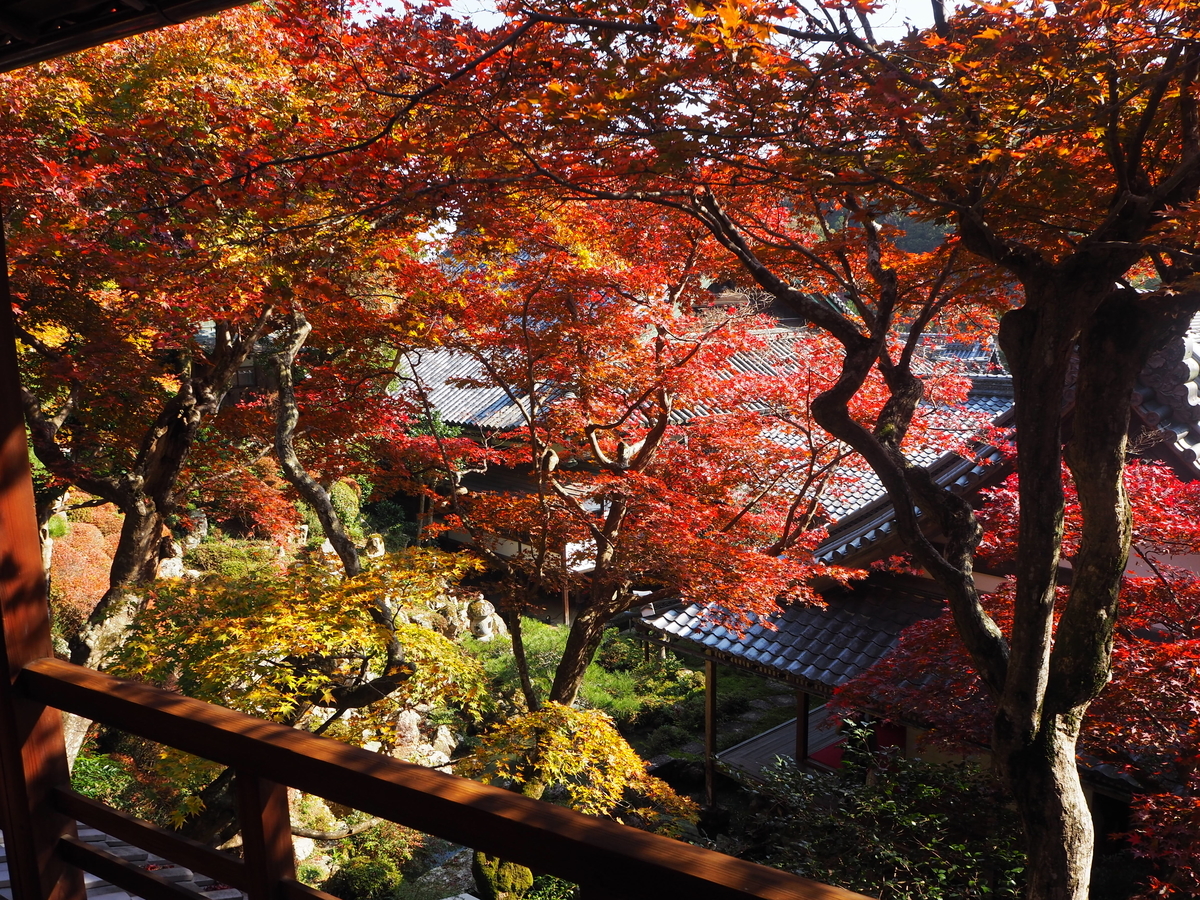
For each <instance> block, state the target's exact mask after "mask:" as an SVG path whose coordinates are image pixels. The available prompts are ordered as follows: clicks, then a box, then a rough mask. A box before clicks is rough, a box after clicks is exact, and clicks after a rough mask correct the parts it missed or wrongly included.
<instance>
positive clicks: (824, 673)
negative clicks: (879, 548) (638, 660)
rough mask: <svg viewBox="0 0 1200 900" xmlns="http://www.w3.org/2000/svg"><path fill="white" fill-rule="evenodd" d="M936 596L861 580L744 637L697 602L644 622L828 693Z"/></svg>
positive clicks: (885, 647)
mask: <svg viewBox="0 0 1200 900" xmlns="http://www.w3.org/2000/svg"><path fill="white" fill-rule="evenodd" d="M941 609H942V605H941V601H937V600H932V599H926V598H921V597H917V596H914V595H913V594H911V593H908V592H901V591H898V590H895V589H887V588H882V587H879V586H878V585H875V584H873V583H869V584H867V585H865V586H864V585H860V586H858V587H857V588H856V589H855V590H853V591H847V592H844V593H842V592H839V593H837V594H836V595H833V596H831V597H829V598H828V604H827V605H826V606H824V607H820V606H812V605H808V604H799V603H798V604H793V605H791V606H789V607H787V608H786V609H784V610H783V611H782V612H780V613H778V614H777V615H775V616H773V617H772V618H771V619H770V620H769V622H770V626H774V627H770V626H768V625H764V624H761V623H759V624H755V625H753V626H752V627H751V628H750V629H749V630H747V631H746V632H745V633H743V634H738V633H737V632H736V631H734V630H732V629H731V628H729V627H727V626H725V625H721V624H718V623H717V622H716V621H714V619H715V616H714V612H715V610H707V611H706V610H705V609H704V608H702V607H701V606H700V605H698V604H692V605H690V606H688V607H687V608H685V609H676V610H668V611H666V612H664V613H661V614H658V615H655V616H653V617H652V618H646V619H643V620H642V623H643V624H644V625H645V626H646V627H648V628H650V629H652V630H653V631H655V632H658V633H659V634H662V635H664V636H667V637H669V638H673V639H675V640H676V641H679V642H690V643H692V644H694V645H695V649H698V650H704V651H709V652H712V653H714V654H716V655H718V656H721V657H724V658H726V659H727V660H729V661H744V662H747V663H751V664H753V665H755V666H759V667H764V668H767V669H769V670H773V671H774V672H776V673H778V675H779V676H781V677H784V678H786V679H788V680H792V681H798V682H801V683H804V684H805V685H807V686H810V687H812V688H816V689H817V690H818V691H820V692H822V693H825V694H828V693H829V692H830V691H831V690H832V689H833V688H834V687H836V686H837V685H839V684H841V683H842V682H844V681H847V680H848V679H850V678H853V677H854V676H855V675H857V674H859V673H860V672H863V671H865V670H867V669H868V668H870V667H871V666H873V665H874V664H875V663H877V662H878V661H879V660H880V659H882V658H883V657H884V656H885V655H886V654H887V653H888V652H889V651H890V650H891V649H892V648H893V647H894V646H895V645H896V641H897V639H898V638H899V636H900V632H901V631H903V630H904V629H905V628H907V627H908V626H909V625H911V624H912V623H913V622H916V621H917V620H919V619H928V618H933V617H935V616H937V615H938V614H939V613H940V612H941Z"/></svg>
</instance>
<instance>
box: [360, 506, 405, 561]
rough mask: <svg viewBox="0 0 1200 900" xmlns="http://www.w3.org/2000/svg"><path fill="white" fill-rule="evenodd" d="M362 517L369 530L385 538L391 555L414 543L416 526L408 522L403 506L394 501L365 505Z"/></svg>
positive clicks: (384, 541) (385, 543) (386, 546)
mask: <svg viewBox="0 0 1200 900" xmlns="http://www.w3.org/2000/svg"><path fill="white" fill-rule="evenodd" d="M362 515H363V520H364V524H365V526H366V528H367V530H368V531H371V532H374V533H378V534H380V535H382V536H383V545H384V547H385V548H387V551H388V552H389V553H395V552H396V551H397V550H403V549H404V548H405V547H407V546H408V545H409V544H410V543H412V540H413V536H414V534H415V533H416V526H415V524H414V523H412V522H409V521H408V518H407V517H406V516H405V514H404V507H403V506H402V505H401V504H399V503H396V502H395V501H393V500H375V501H373V502H371V503H364V504H363V507H362Z"/></svg>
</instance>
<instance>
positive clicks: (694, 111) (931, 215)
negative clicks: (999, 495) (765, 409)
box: [383, 0, 1200, 900]
mask: <svg viewBox="0 0 1200 900" xmlns="http://www.w3.org/2000/svg"><path fill="white" fill-rule="evenodd" d="M939 8H940V7H939ZM501 9H502V10H503V11H505V12H507V13H509V14H510V19H509V20H508V21H507V22H506V23H505V24H503V25H501V26H499V27H498V28H497V29H496V30H494V31H493V32H490V33H483V32H480V31H479V29H477V28H475V29H472V28H470V27H468V26H463V27H462V29H461V31H460V34H461V36H460V39H459V41H458V42H457V44H456V45H455V46H454V47H452V48H450V49H448V51H447V53H446V58H445V63H444V66H445V71H447V72H449V71H457V69H456V67H457V66H460V64H461V60H462V59H463V58H465V57H468V56H470V55H471V54H475V55H478V54H479V52H480V49H481V48H483V47H491V48H493V49H494V50H495V52H494V53H493V55H492V56H491V57H489V58H488V62H487V64H486V65H478V66H475V67H474V68H473V69H472V70H471V73H470V76H469V78H467V79H464V81H469V82H470V86H469V89H468V88H466V87H464V88H463V90H461V91H458V92H456V93H455V94H454V101H455V102H456V103H457V104H458V106H457V107H456V108H457V109H462V108H463V107H465V106H469V107H470V109H471V110H472V114H473V115H474V116H476V117H477V119H478V121H479V127H477V128H475V129H474V130H473V131H471V133H470V134H463V133H461V132H460V133H459V134H456V135H455V136H454V139H455V140H456V141H457V146H458V147H459V149H460V152H461V153H462V154H463V155H464V156H467V155H469V154H470V153H472V151H476V152H477V153H479V156H478V158H480V159H485V160H487V161H488V162H490V164H491V165H492V166H493V167H494V169H499V170H502V171H501V172H499V173H497V174H495V175H494V177H495V178H497V179H498V178H501V177H503V178H507V179H509V180H512V179H516V178H518V177H520V176H524V177H527V178H530V179H533V180H535V181H540V183H541V184H542V185H544V186H545V189H546V191H547V192H548V193H557V194H560V195H563V194H565V195H567V196H573V197H576V198H581V199H583V198H587V199H592V200H594V201H597V202H619V201H626V200H632V201H636V202H640V203H645V204H653V205H657V206H659V207H662V208H667V209H672V210H675V211H676V212H678V213H680V214H683V215H685V216H690V217H691V218H692V220H693V221H695V222H697V223H699V224H701V225H702V226H704V227H705V228H706V229H707V230H708V231H709V232H710V233H711V234H712V235H713V236H714V237H715V238H716V239H717V240H718V241H719V242H720V243H721V244H722V245H723V246H724V247H725V248H726V250H727V251H728V252H729V254H730V257H731V260H732V261H736V263H737V264H738V265H739V266H740V267H741V269H742V271H744V273H745V274H746V276H748V277H749V278H752V279H753V280H754V281H755V282H756V283H757V284H758V285H759V286H760V287H761V288H762V289H763V290H765V291H767V292H769V293H770V294H771V295H772V296H774V297H776V298H777V299H778V300H780V301H781V302H783V303H785V304H787V305H789V306H791V307H792V308H793V309H794V310H795V311H796V312H797V313H799V314H800V315H802V316H804V317H805V318H806V319H807V320H808V321H809V322H810V323H811V324H812V325H813V326H814V327H815V328H817V329H820V330H822V331H825V332H826V333H828V334H829V335H830V336H831V337H832V338H833V339H834V340H835V341H836V342H837V343H838V344H840V345H841V348H842V360H841V372H840V375H839V377H838V380H837V381H836V382H835V384H834V385H833V386H832V387H831V388H830V389H828V390H826V391H825V392H824V393H823V394H822V395H821V396H819V397H817V398H815V399H814V401H813V404H812V411H813V415H814V418H815V419H816V421H817V422H818V423H820V424H821V425H822V426H823V427H824V428H825V429H826V430H827V431H828V432H829V433H831V434H832V435H834V436H835V437H837V438H838V439H840V440H841V441H843V442H844V443H845V444H847V445H848V446H850V447H852V448H853V449H854V450H855V451H857V452H858V453H859V454H861V455H862V456H863V458H864V459H865V460H866V461H867V463H868V464H869V465H870V466H871V468H872V469H873V470H874V471H875V472H876V473H877V474H878V476H879V477H880V479H881V480H882V482H883V484H884V485H885V487H886V489H887V491H888V493H889V495H890V496H891V498H892V500H893V503H894V506H895V509H896V511H897V522H898V527H899V530H900V532H901V534H902V535H903V537H904V539H905V541H906V543H907V545H908V547H909V551H910V553H911V554H912V555H913V557H914V558H915V560H916V561H917V563H918V564H919V565H921V566H922V567H923V568H924V569H925V570H926V571H928V572H929V573H930V574H931V575H932V577H933V578H934V579H935V580H936V581H938V582H939V584H940V585H941V586H942V587H943V588H944V589H945V590H946V592H947V594H948V596H949V597H950V604H951V608H952V610H953V613H954V618H955V621H956V623H957V628H958V631H959V634H960V636H961V637H962V639H963V641H964V642H965V643H966V646H967V647H968V648H969V652H970V653H971V657H972V660H973V662H974V665H975V667H976V669H977V670H978V671H979V672H980V673H981V677H982V678H983V681H984V683H985V684H986V685H987V689H988V691H989V692H990V693H991V694H992V695H994V697H995V698H996V700H997V706H996V715H995V717H994V720H993V723H992V737H991V741H990V743H991V746H992V747H993V749H994V751H995V753H996V758H997V761H998V764H999V766H1000V768H1001V770H1002V771H1003V772H1004V774H1005V777H1006V779H1007V781H1008V783H1009V785H1010V787H1011V788H1012V790H1013V792H1014V796H1015V799H1016V803H1017V806H1018V809H1019V810H1020V813H1021V818H1022V822H1023V825H1024V828H1025V831H1026V835H1027V839H1028V845H1029V848H1030V872H1031V877H1030V879H1029V882H1028V894H1029V896H1030V897H1033V898H1076V900H1077V898H1081V897H1083V896H1085V895H1086V893H1087V883H1088V877H1089V875H1088V868H1089V860H1090V856H1091V848H1092V844H1093V834H1092V827H1091V820H1090V817H1089V814H1088V811H1087V808H1086V804H1085V803H1084V798H1083V794H1082V790H1081V788H1080V785H1079V780H1078V775H1077V773H1076V771H1075V764H1074V748H1075V743H1076V740H1077V736H1078V733H1079V728H1080V726H1081V722H1082V717H1083V714H1084V712H1085V711H1086V709H1087V707H1088V706H1089V704H1090V703H1091V702H1092V701H1093V700H1095V698H1096V697H1097V696H1098V695H1099V694H1100V692H1101V690H1102V689H1103V688H1104V686H1105V685H1106V684H1107V682H1108V676H1109V674H1110V670H1111V647H1112V640H1113V629H1114V627H1115V622H1116V612H1117V594H1118V586H1119V583H1120V579H1121V574H1122V572H1123V571H1124V566H1125V560H1126V557H1127V554H1128V548H1129V536H1130V530H1129V526H1128V519H1129V515H1128V506H1127V501H1126V498H1125V496H1124V490H1123V487H1122V480H1121V473H1122V469H1123V467H1124V456H1125V445H1126V434H1127V430H1128V416H1129V412H1128V406H1129V404H1128V398H1129V396H1130V391H1131V388H1132V386H1133V382H1134V379H1135V378H1136V376H1137V374H1138V372H1139V371H1140V369H1141V368H1142V365H1143V363H1144V361H1145V359H1146V357H1147V356H1148V354H1149V353H1151V352H1152V351H1153V350H1155V349H1157V348H1158V347H1160V346H1163V345H1164V344H1165V343H1166V342H1167V340H1168V339H1169V338H1170V337H1171V336H1173V335H1178V334H1180V333H1181V332H1182V331H1183V329H1185V328H1186V326H1187V324H1188V322H1189V320H1190V319H1191V317H1192V315H1193V314H1194V313H1195V312H1196V311H1197V309H1200V293H1198V292H1197V291H1196V290H1195V287H1194V259H1195V256H1194V250H1195V247H1194V234H1195V228H1194V200H1195V199H1196V193H1197V189H1198V187H1200V153H1198V152H1197V148H1198V147H1200V130H1198V129H1197V126H1196V122H1197V112H1196V110H1197V106H1196V97H1195V90H1196V87H1195V79H1196V69H1197V57H1196V54H1195V49H1194V48H1195V40H1196V36H1197V35H1196V23H1197V16H1196V7H1195V5H1194V3H1192V2H1190V0H1162V2H1154V3H1150V4H1146V3H1138V4H1133V3H1127V2H1116V3H1112V2H1104V3H1099V2H1092V0H1072V2H1065V3H1057V4H1048V3H1043V2H1032V3H1029V4H1021V5H1010V4H998V5H979V6H973V7H969V8H965V9H960V10H958V11H956V12H955V13H954V14H953V15H949V16H946V15H943V16H942V17H941V18H940V20H939V22H938V24H937V26H936V27H935V29H932V30H928V31H924V32H918V31H914V32H912V33H910V34H909V35H908V36H906V37H905V38H903V39H902V40H900V41H897V42H881V41H878V40H876V38H875V36H874V34H873V32H872V31H871V28H870V19H869V15H868V14H867V12H868V11H867V9H866V8H865V7H858V6H852V5H849V4H847V5H845V6H844V7H842V6H839V5H837V4H831V5H826V4H820V5H818V4H813V5H811V6H797V7H793V6H789V7H786V8H784V7H781V6H778V5H776V4H773V3H770V2H757V0H745V2H738V0H723V2H719V3H705V2H699V3H695V4H689V5H688V6H687V8H686V9H681V8H679V7H678V6H677V5H675V4H670V3H647V4H639V5H638V6H636V7H629V6H618V5H616V4H607V3H604V2H593V3H573V4H569V5H568V4H561V5H560V4H542V5H540V6H539V7H537V8H535V9H534V10H527V9H526V8H525V7H523V6H518V5H517V4H513V5H512V6H506V5H501ZM860 13H861V15H860ZM383 43H384V45H385V46H390V45H389V44H388V43H387V40H386V39H385V40H384V41H383ZM431 64H432V63H431ZM548 73H550V74H549V75H548ZM547 79H549V80H548V81H547ZM446 105H447V107H449V106H450V103H449V100H448V99H447V102H446ZM479 151H482V152H479ZM890 213H904V214H908V215H912V216H916V217H918V218H923V219H927V220H930V219H932V220H937V221H940V222H943V223H945V228H946V232H947V240H946V242H945V244H944V247H945V251H944V255H942V257H941V260H942V263H943V266H944V269H943V271H946V272H947V274H946V275H945V276H943V277H937V276H934V277H926V278H924V279H923V290H922V291H920V292H917V291H915V290H913V287H914V285H915V284H916V281H914V280H913V279H912V278H911V277H910V276H909V273H908V272H907V271H906V270H907V269H908V267H909V266H911V265H912V264H913V260H912V258H911V257H910V256H909V255H906V254H898V253H895V252H893V251H894V247H895V242H894V240H893V239H892V238H891V237H889V235H888V234H887V230H886V229H885V228H882V227H881V225H882V223H883V221H884V216H885V215H887V214H890ZM951 261H952V262H951ZM935 271H936V269H935ZM972 272H973V273H974V274H972ZM972 277H975V278H981V277H986V278H990V279H991V283H992V285H993V286H994V288H996V289H998V291H999V293H1000V294H1001V295H1005V294H1006V295H1007V296H998V297H997V301H998V302H997V303H996V305H995V307H994V309H995V310H996V312H997V313H999V315H997V316H996V317H994V318H991V319H990V320H989V318H988V317H980V318H979V319H977V324H978V327H980V328H985V329H988V330H989V331H993V332H995V333H997V334H998V337H999V341H1000V344H1001V346H1002V347H1003V349H1004V352H1005V354H1006V357H1007V360H1008V363H1009V365H1010V367H1011V370H1012V375H1013V380H1014V384H1015V391H1016V426H1017V434H1018V445H1019V449H1020V452H1019V456H1018V461H1017V468H1018V470H1019V472H1020V474H1021V482H1020V488H1019V489H1020V491H1021V493H1022V500H1023V503H1022V508H1023V511H1024V514H1023V516H1022V518H1021V526H1020V527H1021V536H1020V540H1019V542H1018V547H1017V551H1016V553H1017V562H1016V565H1015V600H1014V617H1013V625H1012V628H1011V630H1010V631H1008V632H1007V633H1006V632H1004V631H1003V630H1002V629H1001V628H1000V627H999V626H998V625H997V623H996V621H995V620H994V619H993V617H992V616H991V615H989V613H988V611H987V610H986V609H985V607H984V606H983V604H982V601H981V599H980V596H979V593H978V591H977V589H976V587H975V584H974V580H973V578H972V570H973V566H974V553H975V547H976V544H977V542H978V540H979V535H980V526H979V523H978V522H977V520H976V518H975V516H974V513H973V511H972V509H971V508H970V505H969V503H968V502H967V501H966V500H965V499H963V498H961V497H958V496H956V495H955V494H953V493H951V492H947V491H943V490H941V489H940V488H939V486H937V485H936V484H934V483H933V481H932V480H931V479H930V477H929V476H928V474H927V473H926V472H925V471H924V470H923V469H921V468H920V467H917V466H915V465H913V464H912V463H911V462H910V461H909V459H908V458H907V456H906V455H905V453H904V452H903V449H902V446H901V442H902V440H903V438H904V437H905V435H906V432H907V429H908V427H909V425H910V422H911V421H912V418H913V416H914V413H915V411H916V410H917V409H918V404H919V400H920V398H921V395H922V392H923V386H922V380H921V378H920V375H919V373H918V372H917V371H916V370H915V369H914V367H913V365H912V349H911V348H912V347H913V346H914V345H915V343H916V342H917V341H918V340H919V335H920V333H921V332H922V331H924V330H925V329H926V328H927V327H929V326H930V325H931V324H932V323H935V322H937V320H938V319H939V318H940V317H941V316H944V315H950V316H951V317H952V318H957V319H958V320H959V321H961V320H962V319H963V318H965V317H964V316H962V315H955V314H956V313H959V312H961V311H962V310H963V308H964V303H968V304H970V303H977V302H978V299H979V293H980V292H981V291H982V290H985V289H986V287H985V285H986V281H984V282H981V281H976V282H975V284H974V285H973V288H974V293H975V295H976V296H975V297H974V298H972V297H971V293H972V291H969V290H968V291H957V290H953V289H951V290H947V289H946V288H948V287H949V288H957V287H959V286H964V287H969V286H970V285H969V281H970V279H971V278H972ZM948 282H949V283H948ZM1135 285H1136V286H1135ZM831 295H835V296H837V297H839V298H840V299H841V300H842V301H843V303H842V305H839V304H837V303H829V302H828V301H827V299H826V298H828V297H829V296H831ZM997 320H998V321H999V327H998V328H997V327H996V322H997ZM939 327H940V326H939ZM873 371H878V372H879V373H880V375H881V377H882V378H883V380H884V382H885V383H886V385H887V388H888V390H889V391H890V399H889V400H888V401H887V402H886V403H885V404H884V405H883V406H882V408H881V409H880V410H879V412H878V414H877V415H876V416H875V418H874V420H873V421H870V422H863V421H861V420H857V419H855V418H854V416H853V415H851V414H850V412H849V408H848V406H849V403H850V401H851V399H852V398H853V397H854V395H855V394H856V392H857V391H858V390H859V389H860V387H861V386H862V385H863V384H864V383H865V381H866V379H867V378H868V376H869V374H870V373H871V372H873ZM1068 404H1070V406H1071V409H1072V410H1073V434H1067V433H1066V432H1065V431H1064V429H1063V427H1062V421H1063V413H1064V409H1065V408H1066V407H1067V406H1068ZM1064 459H1065V460H1066V461H1067V463H1068V465H1069V466H1070V468H1071V471H1072V473H1073V475H1074V477H1075V483H1076V485H1077V486H1078V490H1079V492H1080V504H1081V507H1082V509H1083V511H1084V512H1083V538H1082V542H1081V549H1080V551H1079V553H1078V554H1077V555H1076V557H1075V566H1074V580H1073V583H1072V586H1071V588H1070V589H1069V590H1068V591H1067V592H1066V594H1065V596H1062V597H1059V595H1058V592H1057V588H1056V575H1057V569H1058V561H1059V559H1060V555H1061V552H1062V551H1061V547H1060V540H1059V532H1060V522H1061V519H1062V515H1063V502H1064V501H1063V495H1062V488H1061V484H1060V482H1059V478H1058V472H1059V468H1060V463H1061V462H1062V461H1063V460H1064ZM918 508H919V509H920V510H921V511H922V512H923V514H924V515H923V516H922V520H921V521H918V518H917V514H916V510H917V509H918ZM926 529H932V530H936V531H937V532H939V533H940V536H941V539H942V540H941V542H939V543H936V544H935V543H934V542H933V541H931V540H930V539H929V537H928V536H927V534H926ZM1056 613H1061V615H1057V616H1056ZM1056 622H1057V624H1056Z"/></svg>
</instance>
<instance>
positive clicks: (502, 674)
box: [465, 619, 704, 728]
mask: <svg viewBox="0 0 1200 900" xmlns="http://www.w3.org/2000/svg"><path fill="white" fill-rule="evenodd" d="M521 632H522V635H523V636H524V639H525V655H526V658H527V659H528V660H529V673H530V679H531V680H532V681H533V684H534V687H535V688H536V690H537V691H538V692H539V694H540V696H542V697H545V696H546V695H547V694H548V693H549V690H550V684H551V682H552V681H553V679H554V669H555V667H556V666H557V665H558V661H559V660H560V659H562V654H563V650H564V648H565V647H566V644H567V634H568V631H567V629H566V628H562V627H561V626H554V625H547V624H545V623H544V622H539V621H538V620H536V619H522V626H521ZM465 645H466V646H467V648H468V649H469V650H470V651H471V652H472V653H474V654H475V655H476V656H478V657H479V659H480V661H481V662H482V663H483V666H484V670H485V671H486V672H487V674H488V677H489V678H490V679H491V680H492V682H493V684H495V685H496V686H497V688H498V690H499V692H500V693H501V694H506V695H509V696H513V695H515V694H517V693H519V691H520V688H519V682H518V679H517V667H516V662H515V660H514V659H513V654H512V644H511V641H509V640H502V639H493V640H491V641H487V642H479V641H475V640H472V639H467V640H466V641H465ZM644 656H645V645H644V644H643V643H641V642H640V641H635V640H633V639H632V638H628V637H623V636H621V635H620V634H618V632H617V630H616V629H615V628H612V629H609V630H608V631H606V632H605V634H604V638H603V640H602V641H601V644H600V649H599V651H597V654H596V659H595V661H593V662H592V664H591V665H590V666H588V668H587V672H586V674H585V675H584V679H583V686H582V688H580V691H579V703H580V706H582V707H584V708H588V709H598V710H601V711H602V712H606V713H608V714H609V715H610V716H612V718H613V719H614V720H615V721H616V722H617V724H618V725H620V726H622V727H623V728H628V727H631V726H633V725H635V724H636V725H641V724H642V719H643V717H645V716H647V715H648V714H649V713H650V712H651V711H652V710H656V709H669V708H671V707H673V706H674V705H676V704H678V703H679V702H680V701H682V700H683V699H685V698H687V697H689V696H692V695H693V694H695V693H696V692H697V691H701V692H702V691H703V688H704V679H703V676H701V675H700V674H699V673H697V672H693V671H692V670H690V669H688V668H687V667H685V666H683V665H682V664H680V663H679V661H678V660H676V659H675V658H674V657H673V656H671V657H668V658H667V659H666V660H663V659H660V658H659V657H658V656H657V655H653V656H652V657H651V658H650V660H649V661H646V660H645V659H644ZM696 706H697V709H698V711H699V712H698V714H699V717H700V718H699V722H700V726H699V727H701V728H702V727H703V725H704V704H703V697H702V696H701V697H700V699H699V700H698V701H697V704H696ZM670 720H671V717H670V716H667V721H670ZM651 724H655V723H651Z"/></svg>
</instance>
